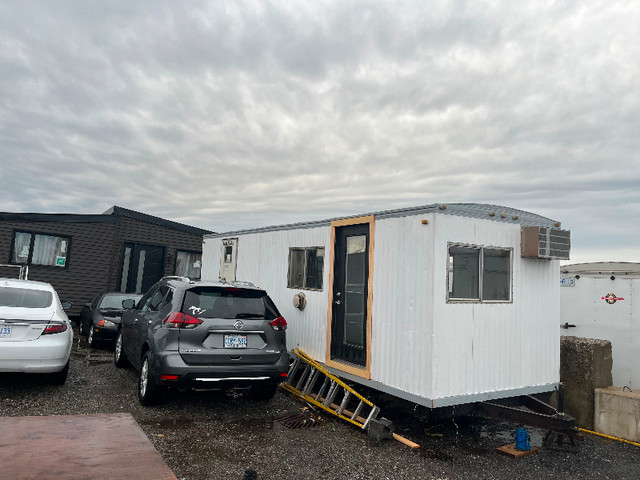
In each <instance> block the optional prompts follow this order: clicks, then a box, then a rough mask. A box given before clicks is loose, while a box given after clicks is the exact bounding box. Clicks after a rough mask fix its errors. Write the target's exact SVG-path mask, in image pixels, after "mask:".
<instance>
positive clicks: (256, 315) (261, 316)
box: [236, 313, 264, 318]
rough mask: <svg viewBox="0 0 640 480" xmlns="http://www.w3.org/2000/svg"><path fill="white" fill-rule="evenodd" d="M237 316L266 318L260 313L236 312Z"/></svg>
mask: <svg viewBox="0 0 640 480" xmlns="http://www.w3.org/2000/svg"><path fill="white" fill-rule="evenodd" d="M236 318H264V315H260V314H259V313H236Z"/></svg>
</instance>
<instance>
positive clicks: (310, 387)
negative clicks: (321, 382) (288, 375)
mask: <svg viewBox="0 0 640 480" xmlns="http://www.w3.org/2000/svg"><path fill="white" fill-rule="evenodd" d="M319 376H320V372H319V371H318V370H316V369H315V368H314V369H313V373H312V374H311V375H309V380H308V381H307V384H306V385H305V386H304V389H303V390H302V395H309V394H310V393H311V390H313V387H314V385H315V384H316V381H317V380H318V377H319Z"/></svg>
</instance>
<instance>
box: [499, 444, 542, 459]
mask: <svg viewBox="0 0 640 480" xmlns="http://www.w3.org/2000/svg"><path fill="white" fill-rule="evenodd" d="M496 450H498V451H499V452H500V453H504V454H505V455H509V456H511V457H513V458H522V457H526V456H527V455H531V454H533V453H536V452H537V451H538V447H531V450H529V451H526V452H525V451H524V450H517V449H516V444H515V443H510V444H509V445H503V446H502V447H498V448H496Z"/></svg>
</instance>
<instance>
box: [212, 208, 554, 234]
mask: <svg viewBox="0 0 640 480" xmlns="http://www.w3.org/2000/svg"><path fill="white" fill-rule="evenodd" d="M428 213H438V214H443V215H457V216H460V217H469V218H480V219H483V220H492V221H496V222H499V223H512V224H519V225H526V226H540V227H558V226H559V222H557V221H556V220H552V219H550V218H547V217H543V216H541V215H538V214H535V213H531V212H527V211H525V210H519V209H517V208H511V207H503V206H499V205H489V204H483V203H433V204H430V205H421V206H417V207H407V208H397V209H393V210H383V211H379V212H373V213H363V214H358V215H348V216H344V217H335V218H330V219H326V220H316V221H310V222H300V223H289V224H285V225H272V226H267V227H260V228H252V229H247V230H235V231H231V232H223V233H212V234H209V235H204V238H218V237H228V236H231V235H246V234H251V233H265V232H274V231H278V230H296V229H303V228H316V227H323V226H329V225H331V222H332V221H334V220H344V219H349V218H358V217H364V216H369V215H373V216H375V218H376V219H383V218H394V217H407V216H411V215H424V214H428Z"/></svg>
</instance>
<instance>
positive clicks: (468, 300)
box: [445, 242, 514, 304]
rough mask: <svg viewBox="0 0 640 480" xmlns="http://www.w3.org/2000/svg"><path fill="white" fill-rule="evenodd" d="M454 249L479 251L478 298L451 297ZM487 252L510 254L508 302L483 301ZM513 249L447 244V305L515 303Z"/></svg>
mask: <svg viewBox="0 0 640 480" xmlns="http://www.w3.org/2000/svg"><path fill="white" fill-rule="evenodd" d="M452 247H460V248H470V249H475V250H478V256H479V259H478V276H477V281H478V298H452V297H450V296H449V294H450V291H449V285H450V284H451V283H450V282H451V281H452V280H453V277H451V274H452V268H451V267H450V263H449V262H450V260H449V259H450V258H451V248H452ZM485 250H495V251H501V252H508V254H509V262H508V264H509V298H508V299H507V300H485V299H483V290H484V278H483V277H484V273H485V268H484V257H485V255H484V251H485ZM513 252H514V249H513V247H498V246H494V245H474V244H471V243H459V242H448V243H447V256H446V265H447V275H446V290H445V291H446V298H447V303H485V304H496V303H513Z"/></svg>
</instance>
